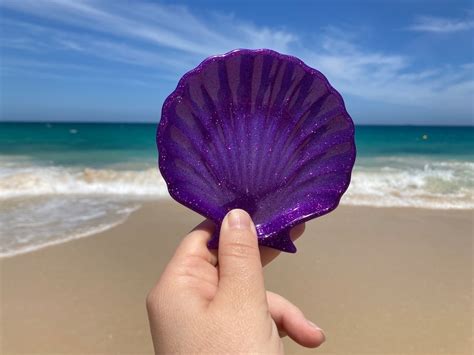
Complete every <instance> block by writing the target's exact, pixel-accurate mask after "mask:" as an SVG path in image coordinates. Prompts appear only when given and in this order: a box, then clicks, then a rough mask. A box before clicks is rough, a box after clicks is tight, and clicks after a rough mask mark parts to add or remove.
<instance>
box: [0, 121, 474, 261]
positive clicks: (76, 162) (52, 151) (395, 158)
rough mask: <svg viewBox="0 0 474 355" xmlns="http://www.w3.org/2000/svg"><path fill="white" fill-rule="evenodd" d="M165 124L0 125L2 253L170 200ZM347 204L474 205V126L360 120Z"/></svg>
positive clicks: (96, 227)
mask: <svg viewBox="0 0 474 355" xmlns="http://www.w3.org/2000/svg"><path fill="white" fill-rule="evenodd" d="M155 131H156V124H99V123H92V124H86V123H0V257H6V256H12V255H16V254H21V253H25V252H28V251H32V250H36V249H39V248H42V247H45V246H48V245H53V244H57V243H62V242H64V241H67V240H70V239H75V238H80V237H84V236H87V235H91V234H94V233H96V232H98V231H102V230H106V229H108V228H111V227H112V226H115V225H117V224H118V223H121V222H123V221H124V220H125V219H126V218H127V216H128V215H129V214H130V213H131V212H132V211H134V210H136V209H137V208H139V207H140V204H141V203H143V202H144V201H147V200H156V199H167V198H170V197H169V195H168V192H167V189H166V184H165V182H164V181H163V179H162V177H161V176H160V174H159V171H158V168H157V151H156V146H155ZM356 141H357V160H356V166H355V168H354V172H353V177H352V182H351V185H350V187H349V189H348V191H347V192H346V194H345V195H344V197H343V198H342V201H341V203H342V204H343V205H356V206H376V207H402V208H403V207H416V208H430V209H473V208H474V200H473V192H474V127H402V126H357V127H356Z"/></svg>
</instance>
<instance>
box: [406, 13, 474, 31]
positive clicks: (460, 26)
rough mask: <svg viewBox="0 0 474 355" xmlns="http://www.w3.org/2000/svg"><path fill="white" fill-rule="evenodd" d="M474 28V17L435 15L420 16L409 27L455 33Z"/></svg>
mask: <svg viewBox="0 0 474 355" xmlns="http://www.w3.org/2000/svg"><path fill="white" fill-rule="evenodd" d="M473 28H474V20H472V19H454V18H444V17H434V16H420V17H418V18H417V19H416V21H415V22H414V23H413V24H412V25H411V26H409V27H408V29H409V30H412V31H417V32H432V33H454V32H460V31H467V30H470V29H473Z"/></svg>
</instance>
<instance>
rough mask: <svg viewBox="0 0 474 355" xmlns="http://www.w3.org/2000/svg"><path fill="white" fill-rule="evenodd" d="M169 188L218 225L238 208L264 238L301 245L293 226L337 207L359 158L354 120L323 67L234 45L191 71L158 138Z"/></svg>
mask: <svg viewBox="0 0 474 355" xmlns="http://www.w3.org/2000/svg"><path fill="white" fill-rule="evenodd" d="M156 141H157V145H158V152H159V168H160V171H161V174H162V175H163V177H164V179H165V181H166V183H167V185H168V190H169V193H170V194H171V196H172V197H173V198H174V199H175V200H176V201H178V202H180V203H182V204H183V205H185V206H187V207H189V208H191V209H192V210H194V211H196V212H198V213H200V214H201V215H203V216H205V217H207V218H209V219H210V220H212V221H214V223H216V225H217V228H216V231H215V232H214V235H213V237H212V239H211V240H210V242H209V247H210V248H217V246H218V236H219V229H220V224H221V222H222V219H223V218H224V216H225V215H226V213H227V212H228V211H230V210H231V209H233V208H241V209H244V210H246V211H247V212H248V213H249V214H250V215H251V216H252V219H253V221H254V222H255V226H256V229H257V234H258V241H259V244H260V245H265V246H268V247H272V248H275V249H279V250H282V251H286V252H292V253H294V252H296V248H295V246H294V244H293V242H292V241H291V239H290V235H289V232H290V229H291V228H292V227H294V226H295V225H297V224H299V223H302V222H305V221H307V220H309V219H312V218H315V217H318V216H321V215H324V214H326V213H328V212H330V211H332V210H333V209H334V208H336V207H337V205H338V203H339V200H340V198H341V196H342V194H343V193H344V192H345V191H346V189H347V187H348V186H349V182H350V178H351V172H352V167H353V165H354V161H355V155H356V150H355V143H354V124H353V122H352V119H351V118H350V116H349V114H348V113H347V111H346V109H345V107H344V102H343V100H342V97H341V95H339V93H338V92H337V91H336V90H335V89H334V88H333V87H332V86H331V85H330V84H329V83H328V81H327V79H326V78H325V77H324V75H323V74H321V73H320V72H319V71H317V70H315V69H313V68H310V67H308V66H307V65H306V64H304V63H303V62H302V61H301V60H299V59H298V58H296V57H292V56H288V55H283V54H280V53H277V52H275V51H272V50H268V49H259V50H247V49H240V50H234V51H232V52H229V53H227V54H224V55H219V56H214V57H210V58H207V59H206V60H204V61H203V62H202V63H201V64H200V65H199V66H198V67H197V68H195V69H193V70H191V71H190V72H188V73H186V74H185V75H184V76H183V77H182V78H181V80H180V81H179V83H178V86H177V88H176V90H175V91H173V92H172V93H171V95H170V96H168V98H167V99H166V101H165V102H164V104H163V109H162V113H161V121H160V123H159V126H158V132H157V137H156Z"/></svg>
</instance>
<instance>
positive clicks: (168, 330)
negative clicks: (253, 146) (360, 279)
mask: <svg viewBox="0 0 474 355" xmlns="http://www.w3.org/2000/svg"><path fill="white" fill-rule="evenodd" d="M213 228H214V225H213V223H211V222H210V221H204V222H203V223H201V224H200V225H199V226H197V227H196V228H195V229H194V230H193V231H192V232H191V233H189V235H188V236H186V237H185V238H184V239H183V241H182V242H181V244H180V245H179V247H178V248H177V250H176V252H175V254H174V256H173V257H172V259H171V261H170V262H169V263H168V265H167V267H166V268H165V271H164V272H163V274H162V275H161V278H160V279H159V281H158V283H157V284H156V285H155V287H153V289H152V290H151V291H150V293H149V294H148V297H147V302H146V304H147V310H148V317H149V321H150V329H151V335H152V339H153V345H154V348H155V353H157V354H170V353H181V354H225V353H226V354H232V353H240V354H242V353H244V354H247V353H264V354H281V353H283V351H284V349H283V343H282V341H281V337H283V336H286V335H288V336H289V337H291V338H292V339H293V340H294V341H296V342H297V343H299V344H301V345H302V346H305V347H317V346H319V345H321V343H323V342H324V340H325V336H324V333H323V331H322V330H321V329H320V328H318V327H317V326H315V325H314V324H313V323H311V322H309V321H308V320H306V318H305V317H304V315H303V313H302V312H301V311H300V310H299V309H298V308H297V307H296V306H295V305H293V304H292V303H290V302H289V301H288V300H286V299H285V298H283V297H282V296H279V295H277V294H275V293H272V292H269V291H266V290H265V285H264V278H263V269H262V267H263V266H264V265H265V264H267V263H269V262H270V261H271V260H273V259H274V258H275V257H276V256H277V255H278V254H279V252H278V251H276V250H274V249H270V248H266V247H261V248H259V246H258V242H257V234H256V230H255V226H254V224H253V222H252V220H251V218H250V216H249V215H248V214H247V213H246V212H245V211H243V210H238V209H237V210H232V211H230V212H229V213H228V214H227V215H226V217H225V218H224V220H223V222H222V226H221V230H220V240H219V249H218V251H217V252H216V251H213V250H209V249H208V248H207V245H206V243H207V241H208V240H209V239H210V237H211V234H212V232H213ZM303 231H304V225H300V226H297V227H295V228H294V229H293V230H292V231H291V236H292V239H296V238H298V237H299V236H300V235H301V234H302V233H303Z"/></svg>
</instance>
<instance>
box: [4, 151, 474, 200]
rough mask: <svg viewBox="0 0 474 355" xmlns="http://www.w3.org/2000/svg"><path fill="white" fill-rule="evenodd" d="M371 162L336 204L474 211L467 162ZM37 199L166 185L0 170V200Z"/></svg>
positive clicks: (153, 177) (146, 191) (123, 173)
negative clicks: (36, 197) (47, 196)
mask: <svg viewBox="0 0 474 355" xmlns="http://www.w3.org/2000/svg"><path fill="white" fill-rule="evenodd" d="M377 159H378V158H377ZM374 161H375V164H373V162H372V163H371V164H364V165H360V166H356V168H355V169H354V172H353V176H352V181H351V185H350V187H349V189H348V191H347V192H346V194H345V195H344V197H343V199H342V201H341V202H342V204H347V205H364V206H378V207H421V208H435V209H471V208H474V201H473V192H474V163H472V162H463V161H435V162H433V161H431V162H427V161H421V162H420V160H414V159H411V160H410V159H407V160H404V159H402V158H391V159H386V160H385V161H383V160H382V161H378V160H374ZM381 163H385V164H381ZM43 195H112V196H125V197H134V196H135V197H139V198H141V199H148V198H151V199H156V198H169V194H168V191H167V187H166V183H165V181H164V179H163V178H162V177H161V175H160V174H159V172H158V169H157V168H149V169H144V170H141V171H136V170H114V169H91V168H82V169H78V168H64V167H31V166H30V167H25V166H22V167H18V166H17V167H3V168H1V169H0V200H1V199H9V198H16V197H34V196H43Z"/></svg>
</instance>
